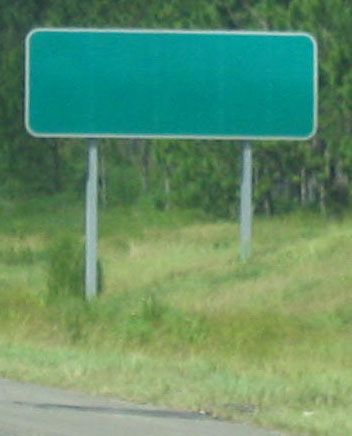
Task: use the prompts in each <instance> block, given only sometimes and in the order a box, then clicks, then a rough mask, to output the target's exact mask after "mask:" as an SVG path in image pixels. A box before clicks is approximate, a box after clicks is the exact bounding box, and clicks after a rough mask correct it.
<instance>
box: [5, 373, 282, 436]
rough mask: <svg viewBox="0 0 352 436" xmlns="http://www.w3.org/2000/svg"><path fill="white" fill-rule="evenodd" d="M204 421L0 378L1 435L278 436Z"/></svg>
mask: <svg viewBox="0 0 352 436" xmlns="http://www.w3.org/2000/svg"><path fill="white" fill-rule="evenodd" d="M280 434H281V435H282V433H277V432H270V431H265V430H260V429H256V428H253V427H250V426H247V425H240V424H235V423H230V422H223V421H219V420H215V419H211V418H210V417H208V416H204V415H200V414H196V413H190V412H177V411H171V410H167V409H163V408H156V407H152V406H145V405H134V404H130V403H126V402H122V401H118V400H115V399H110V398H104V397H90V396H88V395H84V394H79V393H74V392H67V391H64V390H61V389H53V388H45V387H40V386H36V385H32V384H24V383H18V382H13V381H10V380H5V379H0V435H1V436H78V435H79V436H98V435H99V436H110V435H111V436H115V435H116V436H185V435H187V436H188V435H190V436H278V435H280Z"/></svg>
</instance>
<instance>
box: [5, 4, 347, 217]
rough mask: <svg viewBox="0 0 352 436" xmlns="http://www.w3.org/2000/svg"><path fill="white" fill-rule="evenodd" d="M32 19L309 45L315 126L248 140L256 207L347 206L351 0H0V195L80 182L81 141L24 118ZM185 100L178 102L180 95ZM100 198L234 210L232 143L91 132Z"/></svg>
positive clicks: (237, 150) (51, 190)
mask: <svg viewBox="0 0 352 436" xmlns="http://www.w3.org/2000/svg"><path fill="white" fill-rule="evenodd" d="M34 27H101V28H104V27H107V28H170V29H181V28H182V29H214V30H215V29H229V30H281V31H286V30H287V31H305V32H310V33H312V34H313V35H314V36H315V37H316V39H317V41H318V48H319V129H318V133H317V135H316V136H315V137H314V138H313V139H312V140H310V141H304V142H303V141H302V142H286V141H285V142H280V141H274V142H256V143H255V147H254V159H255V163H254V177H253V180H254V205H255V211H256V212H257V213H265V214H275V213H280V212H284V211H289V210H292V209H296V208H315V209H318V210H320V211H321V212H322V213H327V212H329V211H340V210H342V209H343V208H345V207H347V206H348V197H349V187H350V178H351V174H352V165H351V164H352V147H351V145H352V144H351V142H352V141H351V130H352V69H351V59H352V4H351V2H350V1H349V0H197V1H193V0H169V1H167V2H165V1H162V0H85V1H84V2H82V1H78V0H55V1H54V0H0V53H1V57H0V77H1V85H0V196H3V197H4V196H11V197H17V196H28V195H42V194H43V195H46V194H55V193H60V192H66V191H73V192H77V193H78V194H81V193H82V192H83V191H84V180H85V171H86V169H85V165H86V154H85V153H86V144H85V141H83V140H77V139H65V140H63V139H36V138H32V137H30V136H29V135H28V134H27V133H26V131H25V128H24V121H23V118H24V117H23V112H24V109H23V103H24V102H23V100H24V96H23V93H24V40H25V36H26V34H27V33H28V32H29V31H30V30H31V29H32V28H34ZM185 104H187V102H185ZM100 149H101V153H100V174H101V183H100V187H101V198H102V201H103V202H104V204H107V205H114V204H121V203H122V204H134V203H137V202H140V201H148V202H151V203H152V204H153V205H154V206H155V207H159V208H163V209H170V208H172V207H196V208H200V209H203V210H204V211H206V212H208V213H211V214H215V215H218V216H223V217H235V216H236V215H237V207H238V196H239V182H240V171H241V165H240V163H241V147H240V144H239V143H238V142H234V141H227V142H226V141H225V142H223V141H190V140H187V141H183V140H144V139H143V140H142V139H135V140H120V139H119V140H112V139H109V140H107V139H104V140H102V141H101V147H100Z"/></svg>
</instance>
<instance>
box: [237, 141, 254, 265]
mask: <svg viewBox="0 0 352 436" xmlns="http://www.w3.org/2000/svg"><path fill="white" fill-rule="evenodd" d="M252 174H253V161H252V144H251V143H250V142H245V143H244V144H243V159H242V182H241V211H240V258H241V260H242V261H244V262H245V261H246V260H248V259H249V257H250V255H251V244H252V221H253V208H252Z"/></svg>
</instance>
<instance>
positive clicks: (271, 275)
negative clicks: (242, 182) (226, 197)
mask: <svg viewBox="0 0 352 436" xmlns="http://www.w3.org/2000/svg"><path fill="white" fill-rule="evenodd" d="M0 213H1V215H0V239H1V244H0V376H3V377H10V378H16V379H21V380H29V381H35V382H41V383H48V384H53V385H61V386H65V387H70V388H75V389H83V390H86V391H90V392H93V393H102V394H106V395H116V396H119V397H122V398H126V399H132V400H135V401H149V402H153V403H155V404H163V405H168V406H170V407H174V408H188V409H192V410H198V411H202V412H203V413H209V414H213V415H216V416H221V417H225V418H231V419H236V420H240V421H243V420H244V421H247V422H253V423H257V424H258V425H264V426H268V427H273V428H277V429H284V430H289V431H292V432H295V433H296V434H297V433H298V434H316V435H325V434H326V435H348V434H352V418H350V413H349V412H350V404H351V395H352V373H351V371H350V367H351V362H352V345H351V331H352V302H351V297H350V290H351V285H352V269H351V266H350V264H351V262H352V219H350V218H346V219H345V220H343V221H335V222H333V221H328V220H325V219H323V218H321V217H317V216H314V215H297V214H296V215H292V216H286V217H280V218H274V219H257V220H256V223H255V229H254V255H253V257H252V259H251V260H250V261H249V262H247V263H241V262H240V261H239V259H238V228H237V225H236V224H234V223H230V222H214V221H212V220H211V219H209V218H207V217H204V216H202V215H201V214H198V213H195V212H173V213H171V212H170V213H163V212H157V211H154V210H150V209H148V208H143V209H142V208H141V209H121V208H114V209H109V210H106V211H104V212H103V213H102V215H101V238H100V253H101V262H102V265H103V270H104V288H105V292H104V293H103V295H102V296H101V297H100V298H99V299H98V300H97V301H96V302H94V303H92V304H90V305H88V304H86V303H84V302H83V301H82V300H81V299H79V298H77V297H74V296H70V292H69V291H66V293H65V292H62V293H63V294H64V295H61V296H60V295H59V296H55V295H53V292H51V293H50V292H48V283H49V285H50V287H51V288H52V287H53V286H54V285H55V283H56V285H57V286H58V289H59V291H58V293H60V286H62V287H64V286H66V285H65V284H67V281H69V280H70V277H71V275H70V274H73V276H74V275H75V271H76V272H77V271H78V276H79V277H80V275H79V274H80V270H81V268H82V265H81V262H82V256H81V254H82V240H83V206H82V205H77V204H75V205H72V203H70V202H67V201H65V199H54V200H50V201H49V200H46V201H41V202H39V201H37V202H27V203H26V204H22V205H21V204H13V203H3V204H2V205H0ZM53 264H54V265H56V266H55V268H56V269H55V268H54V269H53ZM75 277H77V274H76V276H75ZM65 280H66V281H65ZM72 280H73V279H72ZM75 283H76V282H75ZM51 290H52V289H51ZM49 291H50V289H49Z"/></svg>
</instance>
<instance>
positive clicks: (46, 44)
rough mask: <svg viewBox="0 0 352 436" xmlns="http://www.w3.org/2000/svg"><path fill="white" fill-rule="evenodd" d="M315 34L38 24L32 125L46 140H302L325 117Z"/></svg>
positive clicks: (30, 53) (33, 44) (29, 103)
mask: <svg viewBox="0 0 352 436" xmlns="http://www.w3.org/2000/svg"><path fill="white" fill-rule="evenodd" d="M316 107H317V50H316V44H315V42H314V40H313V39H312V37H310V36H309V35H306V34H291V33H255V32H254V33H253V32H200V31H199V32H198V31H196V32H188V31H154V30H148V31H141V30H96V29H36V30H33V31H32V32H31V33H30V34H29V35H28V36H27V41H26V126H27V129H28V131H29V132H30V133H31V134H33V135H34V136H43V137H54V136H58V137H76V136H77V137H105V136H107V137H109V136H111V137H140V138H142V137H152V138H159V137H170V138H219V139H230V138H238V139H280V138H281V139H301V138H302V139H303V138H308V137H310V136H312V135H313V134H314V132H315V129H316V123H317V116H316V112H317V108H316Z"/></svg>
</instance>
